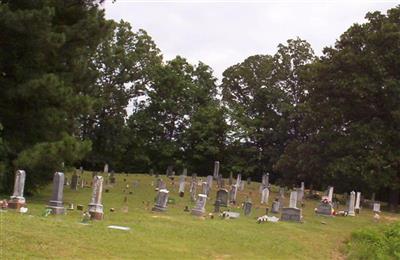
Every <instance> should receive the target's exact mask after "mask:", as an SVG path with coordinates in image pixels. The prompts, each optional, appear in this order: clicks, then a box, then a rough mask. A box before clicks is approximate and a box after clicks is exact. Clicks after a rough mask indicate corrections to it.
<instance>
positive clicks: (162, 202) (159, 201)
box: [152, 189, 169, 212]
mask: <svg viewBox="0 0 400 260" xmlns="http://www.w3.org/2000/svg"><path fill="white" fill-rule="evenodd" d="M168 193H169V191H168V190H166V189H161V190H159V191H158V193H157V198H156V204H155V205H154V207H153V208H152V211H159V212H163V211H166V210H167V203H168Z"/></svg>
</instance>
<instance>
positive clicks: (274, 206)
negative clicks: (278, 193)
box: [271, 198, 281, 214]
mask: <svg viewBox="0 0 400 260" xmlns="http://www.w3.org/2000/svg"><path fill="white" fill-rule="evenodd" d="M280 208H281V207H280V202H279V199H278V198H276V199H275V200H274V201H273V202H272V207H271V212H272V213H275V214H276V213H279V209H280Z"/></svg>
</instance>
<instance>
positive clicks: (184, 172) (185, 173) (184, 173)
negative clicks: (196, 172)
mask: <svg viewBox="0 0 400 260" xmlns="http://www.w3.org/2000/svg"><path fill="white" fill-rule="evenodd" d="M187 172H188V170H187V168H183V172H182V175H183V176H187Z"/></svg>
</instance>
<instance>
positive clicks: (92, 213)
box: [89, 211, 104, 220]
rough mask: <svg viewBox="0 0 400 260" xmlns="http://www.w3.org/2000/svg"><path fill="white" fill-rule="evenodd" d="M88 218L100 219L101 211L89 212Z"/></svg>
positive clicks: (101, 217) (101, 216) (102, 215)
mask: <svg viewBox="0 0 400 260" xmlns="http://www.w3.org/2000/svg"><path fill="white" fill-rule="evenodd" d="M89 214H90V219H94V220H102V219H103V217H104V214H103V212H90V211H89Z"/></svg>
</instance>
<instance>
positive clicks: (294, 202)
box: [289, 191, 297, 208]
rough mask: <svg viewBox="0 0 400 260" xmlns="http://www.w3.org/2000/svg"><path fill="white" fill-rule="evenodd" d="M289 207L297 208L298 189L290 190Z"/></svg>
mask: <svg viewBox="0 0 400 260" xmlns="http://www.w3.org/2000/svg"><path fill="white" fill-rule="evenodd" d="M289 208H297V191H292V192H290V200H289Z"/></svg>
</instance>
